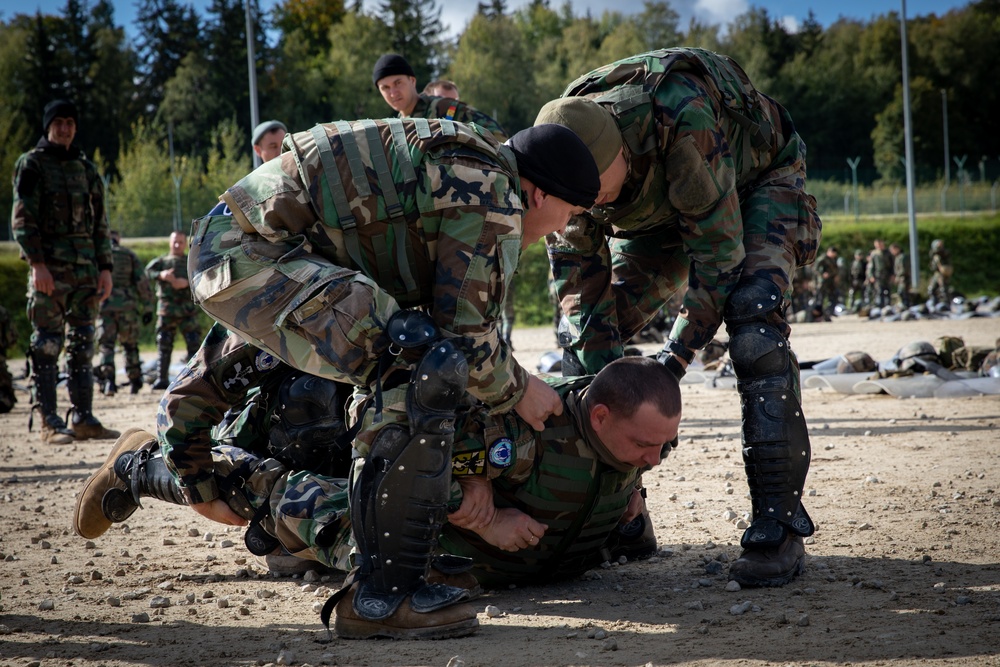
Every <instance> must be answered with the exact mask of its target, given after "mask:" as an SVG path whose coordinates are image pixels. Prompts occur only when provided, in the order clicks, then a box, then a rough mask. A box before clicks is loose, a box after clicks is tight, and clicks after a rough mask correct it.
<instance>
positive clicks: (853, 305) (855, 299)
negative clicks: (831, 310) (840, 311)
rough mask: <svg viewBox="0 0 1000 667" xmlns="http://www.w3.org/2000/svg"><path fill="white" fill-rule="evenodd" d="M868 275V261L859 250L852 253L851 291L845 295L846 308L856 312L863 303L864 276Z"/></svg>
mask: <svg viewBox="0 0 1000 667" xmlns="http://www.w3.org/2000/svg"><path fill="white" fill-rule="evenodd" d="M866 275H868V260H867V259H866V258H865V253H864V252H863V251H862V250H861V249H860V248H859V249H857V250H855V251H854V260H853V261H852V262H851V272H850V277H851V290H850V291H849V292H848V293H847V307H848V309H850V310H851V311H852V312H856V311H857V310H858V309H859V308H860V307H861V305H862V304H863V303H864V301H865V297H864V295H865V276H866Z"/></svg>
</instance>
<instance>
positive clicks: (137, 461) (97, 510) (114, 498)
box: [73, 428, 187, 540]
mask: <svg viewBox="0 0 1000 667" xmlns="http://www.w3.org/2000/svg"><path fill="white" fill-rule="evenodd" d="M140 498H156V499H157V500H163V501H166V502H168V503H173V504H174V505H186V504H187V501H185V500H184V497H183V495H181V490H180V487H179V486H178V485H177V482H176V481H175V480H174V477H173V475H171V474H170V470H168V469H167V464H166V463H165V462H164V461H163V457H162V456H160V455H159V446H158V445H157V442H156V438H154V437H153V436H152V435H151V434H149V433H147V432H146V431H143V430H140V429H137V428H133V429H129V430H128V431H125V433H124V434H123V435H122V436H121V437H120V438H118V441H117V442H116V443H115V446H114V447H112V448H111V453H110V454H108V458H107V459H106V460H105V461H104V465H102V466H101V467H100V468H99V469H98V470H97V472H95V473H94V474H93V475H91V476H90V477H89V478H88V479H87V481H86V482H85V483H84V485H83V490H82V491H80V495H78V496H77V498H76V507H75V509H74V510H73V530H74V532H76V534H77V535H79V536H80V537H85V538H87V539H88V540H92V539H95V538H98V537H100V536H101V535H103V534H104V533H105V532H107V530H108V528H110V527H111V524H112V523H120V522H122V521H124V520H125V519H127V518H129V517H130V516H132V513H133V512H135V511H136V510H137V509H138V508H139V507H141V505H140V503H139V499H140Z"/></svg>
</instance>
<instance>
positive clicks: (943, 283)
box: [927, 239, 953, 303]
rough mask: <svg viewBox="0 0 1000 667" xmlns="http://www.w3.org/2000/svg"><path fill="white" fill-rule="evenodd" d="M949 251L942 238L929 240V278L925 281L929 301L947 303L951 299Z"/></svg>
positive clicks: (951, 271)
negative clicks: (927, 281) (928, 280)
mask: <svg viewBox="0 0 1000 667" xmlns="http://www.w3.org/2000/svg"><path fill="white" fill-rule="evenodd" d="M952 273H953V270H952V265H951V253H949V252H948V250H947V249H946V248H945V247H944V240H943V239H934V240H933V241H931V280H930V282H929V283H927V296H928V297H930V300H931V303H948V302H949V301H950V300H951V274H952Z"/></svg>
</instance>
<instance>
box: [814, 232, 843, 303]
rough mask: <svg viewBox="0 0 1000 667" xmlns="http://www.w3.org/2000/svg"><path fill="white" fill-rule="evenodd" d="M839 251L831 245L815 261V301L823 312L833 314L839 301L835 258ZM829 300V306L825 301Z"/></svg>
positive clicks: (838, 281)
mask: <svg viewBox="0 0 1000 667" xmlns="http://www.w3.org/2000/svg"><path fill="white" fill-rule="evenodd" d="M839 257H840V251H839V250H838V249H837V246H835V245H832V246H830V247H829V248H827V249H826V254H824V255H823V256H822V257H820V258H819V259H818V260H817V261H816V303H815V304H814V305H815V306H816V307H817V308H819V309H820V311H821V312H823V313H829V314H833V310H834V308H836V307H837V302H838V301H840V266H838V264H837V260H838V258H839ZM827 302H829V304H830V305H829V308H828V307H827V306H826V303H827Z"/></svg>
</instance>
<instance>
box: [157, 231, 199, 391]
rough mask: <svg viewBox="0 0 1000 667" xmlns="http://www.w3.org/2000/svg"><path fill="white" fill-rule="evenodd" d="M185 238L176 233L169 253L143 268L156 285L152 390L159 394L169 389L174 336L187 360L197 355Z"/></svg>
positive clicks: (195, 312) (196, 337)
mask: <svg viewBox="0 0 1000 667" xmlns="http://www.w3.org/2000/svg"><path fill="white" fill-rule="evenodd" d="M186 253H187V236H186V235H185V234H184V232H178V231H175V232H173V233H172V234H171V235H170V252H168V253H167V254H166V255H161V256H160V257H157V258H155V259H153V260H151V261H150V262H149V264H147V265H146V276H147V277H148V278H149V280H150V281H152V282H153V283H154V284H155V285H156V315H157V318H156V347H157V350H158V351H159V359H158V361H157V367H156V380H155V381H154V382H153V389H154V390H156V391H162V390H163V389H166V388H167V387H168V386H169V385H170V357H171V355H172V354H173V353H174V336H175V335H176V333H177V330H178V329H180V332H181V336H183V337H184V344H185V345H186V346H187V358H188V359H190V358H191V357H193V356H194V354H195V352H197V351H198V346H199V345H200V343H201V328H200V327H199V326H198V317H197V315H198V308H197V307H196V306H195V303H194V301H193V300H192V299H191V286H190V284H189V283H188V268H187V254H186Z"/></svg>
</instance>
